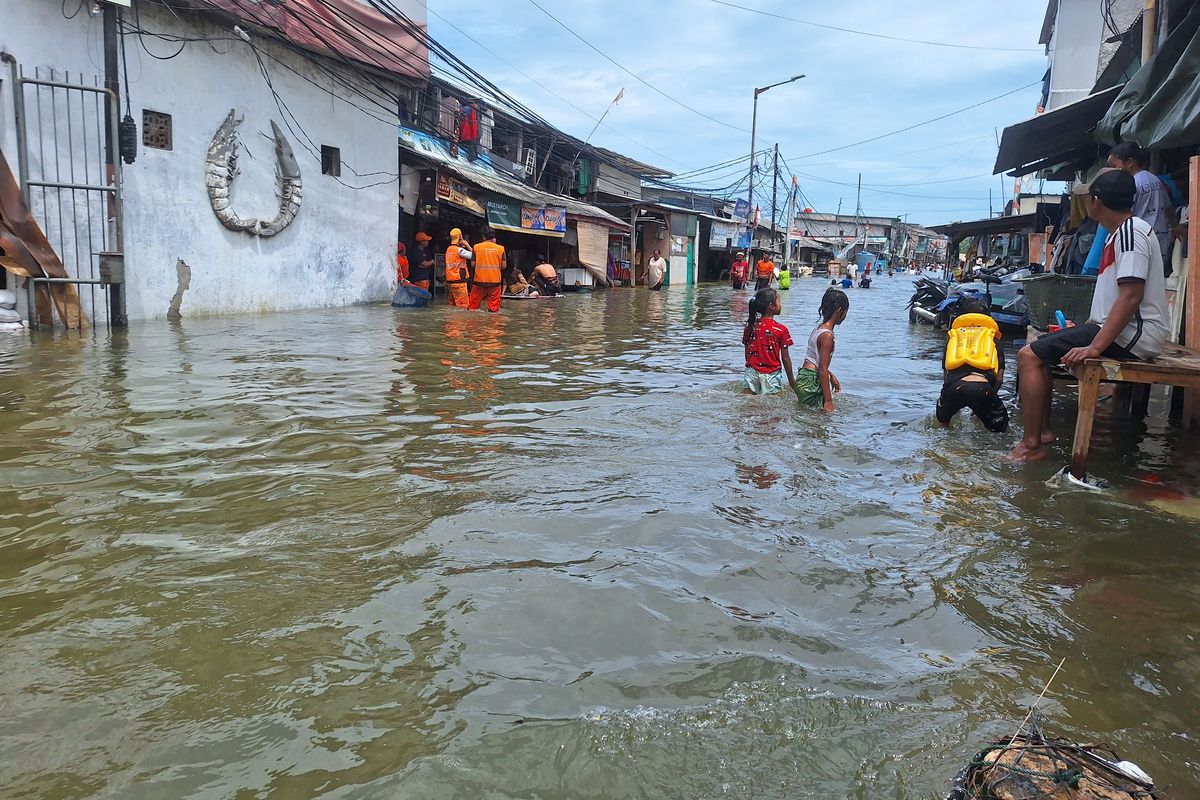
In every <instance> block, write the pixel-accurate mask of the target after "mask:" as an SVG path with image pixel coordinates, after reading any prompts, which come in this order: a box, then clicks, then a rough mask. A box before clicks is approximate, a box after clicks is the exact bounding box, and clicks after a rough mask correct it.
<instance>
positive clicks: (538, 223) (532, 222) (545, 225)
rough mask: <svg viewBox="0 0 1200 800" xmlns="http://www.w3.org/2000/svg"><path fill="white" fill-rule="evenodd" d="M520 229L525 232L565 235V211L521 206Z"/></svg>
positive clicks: (563, 209)
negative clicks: (550, 232) (546, 232)
mask: <svg viewBox="0 0 1200 800" xmlns="http://www.w3.org/2000/svg"><path fill="white" fill-rule="evenodd" d="M521 227H522V228H524V229H525V230H533V231H552V232H556V233H566V232H567V210H566V209H565V208H533V207H530V206H521Z"/></svg>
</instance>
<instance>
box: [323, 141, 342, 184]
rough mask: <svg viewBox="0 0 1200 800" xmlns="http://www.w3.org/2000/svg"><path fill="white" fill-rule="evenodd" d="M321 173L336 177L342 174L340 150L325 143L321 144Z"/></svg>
mask: <svg viewBox="0 0 1200 800" xmlns="http://www.w3.org/2000/svg"><path fill="white" fill-rule="evenodd" d="M321 174H322V175H332V176H333V177H335V178H337V177H339V176H340V175H341V174H342V151H341V150H339V149H338V148H336V147H330V146H329V145H327V144H323V145H321Z"/></svg>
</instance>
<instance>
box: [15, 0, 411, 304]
mask: <svg viewBox="0 0 1200 800" xmlns="http://www.w3.org/2000/svg"><path fill="white" fill-rule="evenodd" d="M340 2H341V3H342V4H346V3H350V2H352V0H340ZM69 5H72V4H68V6H69ZM90 5H91V4H90V3H87V4H81V5H80V13H77V14H75V15H74V16H73V18H69V19H68V18H67V17H68V16H69V15H68V14H65V13H63V9H61V8H60V4H59V3H53V2H46V0H6V2H5V8H4V19H5V24H4V25H3V27H2V28H0V50H2V51H3V52H4V53H6V54H7V56H8V58H7V60H8V62H9V64H11V65H12V70H11V71H6V74H4V76H3V80H0V84H2V85H0V108H2V109H5V111H4V113H3V114H2V115H0V150H2V151H3V153H4V155H5V157H6V159H7V160H8V161H9V163H10V166H11V167H12V169H13V170H14V171H15V170H16V169H17V164H18V162H20V161H22V160H26V161H28V168H27V171H28V172H29V173H30V174H47V173H50V174H54V173H55V170H52V169H50V164H49V162H50V160H51V159H52V158H53V159H55V160H56V166H57V167H58V170H57V174H58V175H59V177H60V179H61V180H60V181H59V182H62V183H68V182H70V181H69V175H68V174H67V171H66V168H65V167H64V165H66V164H70V165H71V167H72V168H75V169H82V165H81V164H79V163H75V162H72V155H73V154H72V152H71V151H70V149H69V146H68V145H67V144H65V140H66V138H67V137H66V136H65V135H64V134H66V133H67V132H68V128H71V133H72V134H74V136H76V137H78V136H79V135H80V131H79V127H80V125H81V122H85V121H86V122H88V123H94V122H95V121H96V120H95V119H90V120H85V119H83V118H81V117H79V116H78V115H77V116H75V117H74V118H73V119H67V118H66V117H64V116H62V115H61V111H62V109H61V107H60V108H59V109H58V110H59V113H60V116H59V118H57V119H54V118H52V117H50V113H51V111H50V108H49V105H50V103H51V102H52V101H53V102H54V103H55V104H56V105H60V104H61V103H62V102H63V97H64V96H63V95H59V96H58V97H57V98H55V97H54V95H53V90H52V89H51V88H47V87H44V86H39V85H17V84H18V83H19V82H20V80H19V78H18V79H17V80H14V79H13V76H14V75H23V76H25V77H33V76H38V77H40V78H52V79H53V80H55V81H60V82H67V83H79V84H83V85H103V75H102V72H103V70H102V69H101V68H98V67H97V63H99V60H100V59H99V56H98V54H100V53H102V52H103V48H104V43H103V32H102V20H101V18H100V17H99V16H92V15H91V14H89V13H88V10H87V7H90ZM301 5H302V4H301ZM403 7H404V8H407V9H408V12H409V13H410V14H412V15H414V16H416V17H417V22H418V23H419V24H422V25H423V24H424V4H423V3H422V2H413V1H412V0H409V2H407V3H405V4H403ZM264 8H266V7H264ZM292 8H295V6H294V5H293V6H292ZM65 10H66V11H70V10H71V9H70V8H69V7H68V8H66V9H65ZM136 10H137V16H136V17H132V16H131V15H128V14H127V17H126V22H125V27H124V35H122V36H121V37H120V38H121V42H122V44H123V45H124V50H125V52H124V60H125V62H127V64H128V72H127V74H125V75H123V76H122V77H123V78H124V81H123V82H122V88H121V91H122V93H123V94H124V93H126V88H125V87H126V85H127V86H128V91H127V95H126V96H125V97H124V98H122V107H121V112H120V113H121V114H122V115H124V114H125V113H126V107H125V102H128V110H129V112H130V116H131V117H132V119H133V121H134V124H135V125H136V126H137V135H136V141H137V157H136V160H135V161H134V162H133V163H132V164H125V165H123V170H122V172H123V181H122V200H123V214H122V222H123V239H124V254H125V259H124V274H125V280H126V292H125V301H126V309H127V314H128V317H129V318H130V319H152V318H156V317H164V316H167V315H168V314H171V313H172V312H173V314H174V315H178V314H183V315H204V314H223V313H231V312H256V311H273V310H284V309H294V308H310V307H320V306H341V305H348V304H352V303H358V302H369V301H376V300H381V299H385V298H386V297H388V296H389V293H390V291H391V288H392V286H393V284H394V282H395V268H394V253H395V246H396V205H397V191H398V189H397V187H398V181H399V164H398V156H397V147H396V127H395V115H394V113H393V114H392V115H391V116H390V117H389V116H388V114H387V113H386V106H384V108H383V109H381V108H378V107H374V106H372V105H371V104H369V103H368V102H367V101H366V100H365V99H364V97H370V96H378V97H380V98H386V97H389V96H396V97H403V96H404V95H405V94H406V93H407V92H409V91H411V90H412V87H415V86H418V85H420V83H421V82H423V80H424V79H425V76H427V74H428V57H427V53H426V52H425V51H424V50H423V49H422V48H421V47H420V46H419V45H418V44H417V43H416V41H415V40H413V39H412V38H411V37H409V39H407V40H402V41H399V42H397V51H396V52H395V53H394V54H393V56H394V58H395V59H396V64H395V65H394V66H392V65H390V64H386V63H385V64H384V66H380V58H379V57H378V54H372V53H370V52H367V53H366V54H365V55H364V53H363V52H361V51H360V52H359V53H358V54H357V58H361V59H363V60H362V61H355V60H351V59H347V58H346V57H345V55H344V54H327V53H317V52H313V51H312V50H310V49H308V48H307V47H305V46H304V45H300V46H296V45H295V44H294V43H289V42H286V41H283V38H284V37H281V36H280V35H279V32H278V31H277V30H270V31H268V30H267V27H268V26H267V25H266V24H265V23H264V21H263V20H251V21H249V22H247V21H245V20H244V19H243V20H241V21H240V24H239V20H237V19H235V18H233V17H231V16H230V15H229V14H227V13H219V11H220V10H219V9H215V8H214V9H211V10H212V11H213V12H214V13H204V14H200V13H191V12H187V11H183V10H178V11H177V10H175V9H173V8H172V9H168V8H166V7H164V6H163V5H160V4H157V3H152V2H144V0H138V3H137V9H136ZM269 10H270V9H268V11H269ZM264 13H265V12H264ZM362 13H363V14H367V15H368V16H369V14H370V13H373V12H369V10H368V9H365V8H364V9H363V11H362ZM132 19H136V23H134V22H132V21H131V20H132ZM256 22H257V23H259V24H255V23H256ZM383 22H385V21H381V22H380V24H383ZM281 24H282V23H281ZM234 25H238V30H237V31H235V30H234ZM135 26H136V27H135ZM238 31H240V33H239V32H238ZM178 43H182V44H183V46H182V47H180V46H179V44H178ZM401 47H403V48H404V50H403V52H401V51H400V48H401ZM347 49H349V45H348V46H347ZM176 50H178V53H175V51H176ZM150 52H153V53H154V54H155V55H158V56H160V57H163V58H164V59H165V60H161V61H160V60H158V59H155V58H153V57H152V56H151V55H150ZM414 54H415V55H414ZM166 56H171V57H169V58H166ZM372 61H373V62H375V63H365V62H372ZM6 66H7V65H6ZM402 73H403V74H402ZM352 89H355V90H357V91H352ZM15 92H23V93H24V97H23V100H24V103H25V107H26V108H27V110H28V113H27V115H26V119H25V120H24V121H23V122H20V123H19V122H18V121H17V120H16V119H15V115H14V114H13V113H11V111H10V110H11V109H13V108H14V103H15V101H16V98H15V95H14V93H15ZM66 97H67V98H69V99H70V100H71V101H77V100H78V98H75V97H72V96H70V95H66ZM88 102H91V101H90V100H89V101H88ZM35 110H36V114H37V115H38V116H37V118H36V121H37V123H39V124H35V119H34V118H35ZM227 122H228V123H229V124H226V123H227ZM19 124H20V125H22V126H23V127H22V129H21V130H18V125H19ZM149 128H153V130H149ZM56 135H57V138H55V136H56ZM21 149H24V150H25V154H26V157H25V158H24V159H23V158H19V157H18V155H19V153H18V151H19V150H21ZM289 155H290V156H292V158H291V159H289V157H288V156H289ZM76 161H78V159H76ZM293 172H294V173H295V174H292V173H293ZM39 194H44V193H39V192H32V194H31V196H30V205H31V211H32V212H33V214H34V216H35V218H38V221H39V222H40V223H41V224H42V226H43V227H44V228H45V229H46V234H47V236H48V238H49V239H50V241H51V243H52V244H54V245H55V246H56V247H58V248H59V249H61V250H62V251H63V252H61V253H60V255H61V257H62V260H63V262H64V264H65V266H66V267H67V271H68V273H69V274H70V275H72V276H78V277H88V276H95V275H96V274H97V258H96V256H95V254H94V251H93V252H89V250H90V249H91V248H92V247H94V245H84V246H80V245H81V241H82V240H84V239H86V238H87V237H86V236H85V234H84V233H83V232H82V231H80V230H79V228H78V225H77V224H76V225H75V228H74V229H71V230H68V228H71V225H72V222H71V221H70V219H69V216H68V221H66V222H62V223H60V221H59V216H58V215H57V214H56V213H55V212H56V211H58V210H62V208H64V207H67V204H68V203H69V199H68V197H67V193H64V192H63V191H59V192H58V195H59V197H58V198H55V192H54V190H51V191H50V192H49V194H47V195H46V197H39ZM77 205H78V203H76V206H77ZM85 205H87V203H85ZM93 205H94V204H93ZM96 216H101V212H100V210H98V209H96ZM255 221H258V223H259V224H258V226H257V227H256V226H255V225H254V224H243V223H254V222H255ZM93 238H94V237H93ZM60 243H61V244H60ZM110 244H111V243H110ZM85 313H90V312H85ZM95 314H96V316H100V314H101V312H100V310H96V311H95Z"/></svg>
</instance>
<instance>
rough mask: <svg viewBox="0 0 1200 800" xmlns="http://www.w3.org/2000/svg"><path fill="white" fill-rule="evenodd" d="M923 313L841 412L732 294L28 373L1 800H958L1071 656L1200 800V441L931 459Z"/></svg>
mask: <svg viewBox="0 0 1200 800" xmlns="http://www.w3.org/2000/svg"><path fill="white" fill-rule="evenodd" d="M908 285H909V284H908V282H907V281H906V280H905V279H904V278H902V277H897V278H894V279H891V280H889V279H885V278H881V279H880V280H879V281H877V282H876V288H875V289H872V290H870V291H855V292H852V293H851V314H850V319H849V321H848V322H847V323H846V324H845V325H844V326H842V328H840V329H839V332H838V338H839V342H838V352H837V356H836V367H835V369H836V370H837V372H838V374H839V377H841V379H842V383H843V386H844V390H845V393H844V395H843V397H842V398H841V401H840V403H839V413H838V414H837V415H836V416H833V417H826V416H823V415H816V414H813V413H809V412H802V411H797V410H796V409H795V408H794V404H792V403H790V402H788V400H787V398H754V397H750V398H747V397H744V396H742V395H741V394H740V393H739V392H738V379H739V376H740V372H741V353H740V345H739V334H740V327H741V325H742V322H743V317H744V309H745V300H746V298H747V296H748V295H744V294H733V293H731V292H730V291H729V290H728V289H727V288H726V287H723V286H713V287H703V288H699V289H695V290H687V289H681V288H673V289H669V290H667V291H664V292H661V293H654V292H646V291H641V290H639V291H636V292H631V291H613V292H609V293H607V294H603V293H601V294H596V295H593V296H587V295H579V296H569V297H567V298H565V299H563V300H560V301H555V302H545V303H513V304H510V305H509V306H507V307H506V308H505V309H504V311H503V313H502V314H500V315H499V316H496V315H484V314H468V313H463V312H453V311H450V310H448V309H445V308H436V309H429V310H423V311H396V310H392V309H390V308H354V309H346V310H338V311H329V310H325V311H320V312H311V313H297V314H286V315H276V316H267V317H261V318H234V319H220V320H190V319H185V320H183V321H182V322H180V323H175V324H167V323H150V324H146V325H139V326H135V327H134V328H133V329H131V330H130V331H129V332H128V334H118V335H114V336H113V337H112V339H111V340H110V341H109V340H103V339H100V340H93V339H92V338H79V337H76V336H60V337H50V336H40V337H38V338H37V339H36V340H35V341H34V342H33V343H32V344H30V343H29V342H28V341H27V340H25V339H20V338H12V339H6V340H3V341H0V409H2V410H3V413H2V414H0V469H2V470H3V475H2V479H0V708H2V709H3V711H4V721H5V724H4V726H3V728H0V747H3V751H4V753H5V755H6V758H5V759H4V760H3V761H2V762H0V796H3V797H25V796H29V797H39V798H84V797H109V796H111V797H122V798H126V797H128V798H143V797H144V798H160V797H206V798H207V797H212V798H218V797H278V798H294V797H328V798H350V797H354V798H396V797H414V798H418V797H419V798H434V797H447V798H449V797H485V796H486V797H491V798H518V797H520V798H528V797H538V798H579V797H597V798H599V797H604V798H612V797H678V798H693V797H715V796H725V795H731V796H741V797H755V798H768V797H779V798H785V797H786V798H802V797H813V798H818V797H820V798H827V797H863V798H865V797H877V796H881V795H886V796H888V797H896V798H928V797H932V796H935V795H937V793H939V792H943V791H944V790H945V789H946V787H947V785H948V784H947V781H948V779H949V778H950V776H951V775H953V773H954V772H955V771H957V769H958V768H959V767H960V766H961V765H962V764H963V763H964V762H965V760H966V759H968V758H969V757H970V756H971V755H973V754H974V753H975V752H976V751H977V749H978V746H979V745H980V743H981V742H983V741H984V740H986V739H988V738H991V737H995V736H999V735H1002V734H1003V733H1005V732H1007V731H1010V730H1011V728H1012V726H1013V725H1014V724H1015V722H1016V720H1019V719H1020V717H1021V716H1022V715H1023V708H1022V707H1023V706H1024V705H1026V704H1027V703H1029V702H1030V701H1031V700H1032V699H1033V698H1034V697H1035V696H1036V695H1037V692H1038V691H1039V690H1040V688H1041V684H1042V682H1043V681H1044V680H1045V679H1046V678H1047V677H1048V676H1049V674H1050V672H1051V671H1052V669H1053V665H1054V664H1055V663H1057V661H1058V659H1059V658H1061V657H1064V656H1065V657H1066V659H1067V665H1066V668H1065V671H1064V673H1063V674H1062V675H1061V676H1060V678H1059V680H1058V681H1057V683H1056V686H1055V687H1054V689H1053V690H1052V692H1051V693H1050V695H1049V697H1048V700H1047V701H1046V702H1045V703H1044V705H1043V710H1044V711H1045V713H1046V715H1047V717H1048V720H1049V724H1050V726H1051V728H1052V730H1053V731H1055V732H1057V733H1062V734H1065V735H1071V736H1076V737H1078V738H1081V739H1086V740H1103V741H1108V742H1110V743H1111V744H1112V745H1114V746H1115V747H1117V748H1118V749H1119V750H1121V751H1122V752H1123V753H1124V754H1125V755H1126V756H1127V757H1129V758H1132V759H1133V760H1135V761H1138V762H1139V763H1140V764H1141V765H1142V766H1143V767H1144V768H1145V769H1147V770H1148V771H1149V772H1150V773H1151V774H1152V775H1155V776H1156V777H1157V778H1158V779H1159V781H1160V782H1161V783H1165V784H1169V785H1170V786H1171V787H1172V789H1173V792H1174V793H1176V794H1177V795H1178V796H1180V797H1184V796H1190V795H1191V794H1192V793H1194V792H1197V791H1200V762H1197V760H1196V752H1197V749H1198V748H1197V744H1196V736H1197V732H1198V731H1200V710H1197V709H1198V707H1197V705H1196V703H1195V693H1194V688H1193V687H1194V686H1195V685H1196V682H1197V680H1198V679H1200V661H1197V659H1196V657H1195V653H1196V642H1195V637H1196V636H1197V635H1198V634H1200V617H1198V616H1197V614H1196V608H1197V607H1200V604H1198V600H1200V590H1198V589H1197V581H1196V580H1195V576H1196V573H1197V566H1198V565H1200V554H1198V552H1197V537H1196V519H1197V503H1196V501H1195V500H1194V499H1193V498H1192V497H1191V496H1190V495H1189V487H1195V486H1196V485H1197V477H1198V475H1197V467H1196V463H1195V461H1194V459H1193V457H1192V454H1194V453H1195V451H1196V440H1195V438H1194V437H1186V436H1183V435H1182V434H1180V433H1179V432H1178V431H1176V430H1175V429H1173V428H1170V427H1169V426H1166V425H1164V424H1163V423H1162V422H1161V421H1159V420H1153V419H1152V420H1150V421H1149V423H1148V424H1147V425H1144V426H1143V425H1134V424H1131V423H1130V422H1128V421H1123V420H1120V419H1116V420H1113V419H1110V418H1104V419H1101V420H1099V421H1098V428H1097V435H1096V448H1095V450H1094V451H1093V452H1094V455H1093V468H1094V470H1095V471H1096V472H1097V473H1098V474H1101V475H1103V476H1104V477H1106V478H1109V479H1111V480H1113V481H1114V483H1115V484H1116V486H1117V489H1116V491H1114V492H1113V493H1111V494H1108V495H1094V494H1080V493H1075V492H1062V491H1061V490H1056V489H1050V488H1047V487H1046V486H1045V485H1043V483H1042V481H1043V480H1044V479H1045V478H1046V477H1047V476H1048V475H1049V473H1050V471H1052V468H1053V465H1046V466H1044V467H1037V468H1028V469H1025V470H1017V469H1015V468H1014V467H1012V466H1011V465H1008V464H1006V463H1005V462H1004V461H1003V460H1002V456H1003V454H1004V453H1005V452H1007V450H1008V449H1009V448H1010V447H1011V446H1012V444H1013V439H1014V437H1015V435H1016V434H1015V433H1012V434H1007V435H1004V436H998V437H997V436H992V435H990V434H987V433H986V432H984V431H983V430H982V429H980V428H978V427H977V426H975V425H974V423H973V422H971V421H969V420H967V419H965V418H964V419H961V420H959V422H958V423H957V424H956V426H955V427H954V428H953V429H951V430H949V431H943V430H940V429H937V428H935V427H933V426H931V425H930V419H929V418H930V414H931V412H932V410H933V401H934V398H935V397H936V395H937V389H938V381H939V366H938V362H939V358H940V351H941V341H942V340H941V337H940V335H939V334H936V333H934V332H932V331H930V330H929V329H927V328H918V329H912V328H909V326H908V325H907V323H906V321H905V316H904V314H903V303H904V300H905V299H906V295H907V293H908ZM824 288H825V287H824V285H823V284H822V283H821V282H820V281H815V280H814V281H798V282H797V284H796V285H795V288H793V289H792V290H791V291H790V292H789V293H788V294H787V295H786V297H785V301H784V306H785V308H784V314H783V317H782V321H783V322H784V323H785V324H787V325H789V326H790V327H791V329H792V333H793V336H794V338H796V339H797V340H799V341H802V340H803V338H804V337H805V336H806V335H807V333H808V330H809V327H810V326H811V325H812V324H813V323H814V322H815V317H816V305H817V300H818V298H819V297H820V294H821V293H822V292H823V291H824ZM1069 417H1070V414H1069V412H1068V411H1067V410H1066V409H1064V410H1063V411H1062V412H1061V413H1059V412H1056V422H1058V423H1059V425H1060V427H1062V428H1063V432H1065V433H1069V422H1070V420H1069ZM1056 453H1057V460H1058V461H1059V462H1060V463H1061V462H1062V461H1064V460H1065V458H1066V453H1067V445H1065V444H1064V445H1060V446H1059V448H1058V450H1057V451H1056Z"/></svg>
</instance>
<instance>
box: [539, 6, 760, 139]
mask: <svg viewBox="0 0 1200 800" xmlns="http://www.w3.org/2000/svg"><path fill="white" fill-rule="evenodd" d="M529 4H530V5H532V6H533V7H534V8H536V9H538V10H539V11H541V12H542V13H543V14H545V15H546V16H547V17H549V18H550V19H552V20H554V22H556V23H558V26H559V27H560V28H562V29H563V30H565V31H566V32H567V33H569V34H571V35H572V36H574V37H575V38H576V39H578V40H579V41H581V42H583V43H584V44H586V45H587V46H588V47H589V48H591V49H592V50H594V51H595V52H596V53H598V54H599V55H600V56H601V57H603V58H604V59H605V60H606V61H608V62H609V63H610V64H612V65H613V66H615V67H616V68H617V69H619V70H621V71H622V72H625V73H626V74H628V75H629V76H631V77H632V78H633V79H634V80H636V81H637V82H638V83H641V84H642V85H643V86H645V87H646V88H648V89H651V90H652V91H654V92H656V93H658V94H660V95H662V96H663V97H665V98H667V99H668V100H670V101H671V102H672V103H674V104H675V105H677V106H679V107H680V108H684V109H687V110H688V111H691V112H692V113H693V114H697V115H699V116H701V117H704V118H705V119H707V120H709V121H710V122H715V123H717V124H718V125H723V126H725V127H726V128H731V129H733V130H735V131H741V132H742V133H749V132H750V129H749V128H739V127H738V126H737V125H731V124H730V123H728V122H725V121H724V120H719V119H717V118H716V117H714V116H711V115H709V114H705V113H704V112H703V111H701V110H699V109H698V108H693V107H692V106H689V105H688V104H687V103H685V102H683V101H682V100H679V99H677V98H675V97H672V96H671V95H669V94H667V93H666V92H664V91H663V90H662V89H659V88H658V87H657V86H655V85H654V84H652V83H650V82H649V81H647V80H646V79H645V78H643V77H642V76H641V75H638V74H637V73H636V72H634V71H633V70H631V69H629V68H628V67H626V66H624V65H623V64H621V63H619V62H618V61H617V60H616V59H614V58H613V57H612V56H610V55H608V53H605V52H604V51H603V50H601V49H600V48H598V47H596V45H594V44H592V43H591V42H589V41H588V40H587V39H585V38H584V37H582V36H580V35H579V34H578V33H576V32H575V31H574V30H572V29H571V28H570V27H568V26H567V25H566V23H564V22H563V21H562V20H560V19H559V18H558V17H556V16H554V15H553V14H551V13H550V12H549V11H547V10H546V9H545V8H544V7H542V6H541V5H540V4H539V3H538V2H537V0H529Z"/></svg>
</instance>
